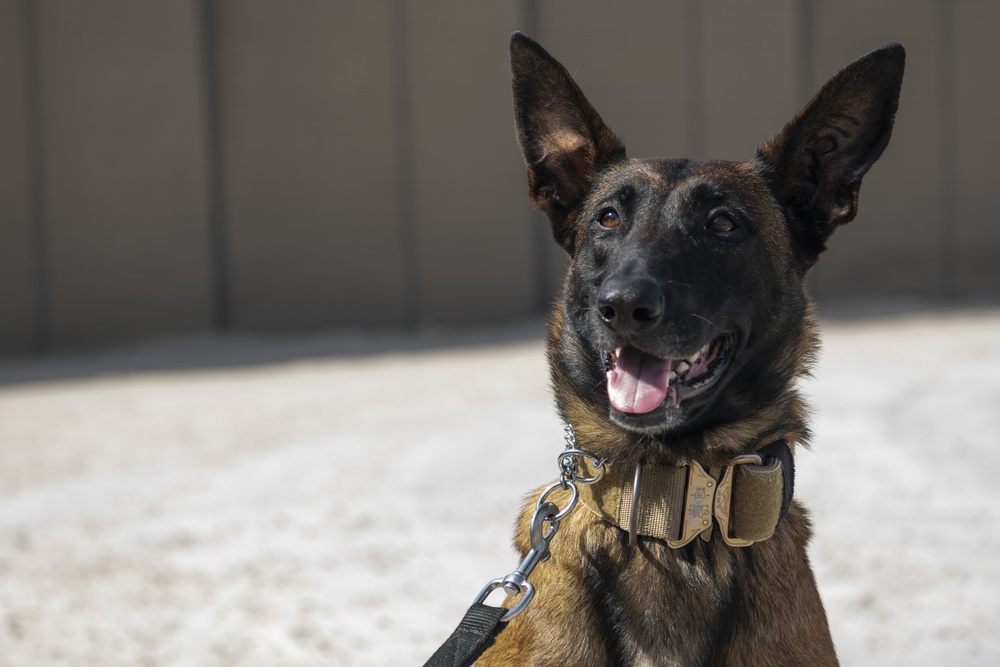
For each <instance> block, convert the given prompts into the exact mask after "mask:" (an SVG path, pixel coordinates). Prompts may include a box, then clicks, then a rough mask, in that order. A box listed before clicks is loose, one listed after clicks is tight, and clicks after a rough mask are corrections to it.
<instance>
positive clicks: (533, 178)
mask: <svg viewBox="0 0 1000 667" xmlns="http://www.w3.org/2000/svg"><path fill="white" fill-rule="evenodd" d="M904 57H905V53H904V50H903V48H902V47H901V46H900V45H898V44H892V45H889V46H886V47H883V48H880V49H878V50H876V51H873V52H872V53H870V54H868V55H866V56H864V57H862V58H861V59H859V60H857V61H856V62H854V63H852V64H851V65H848V66H847V67H846V68H845V69H844V70H842V71H841V72H840V73H839V74H837V75H836V76H834V77H833V78H832V79H831V80H830V81H829V82H828V83H827V84H826V85H825V86H824V87H823V88H822V89H821V90H820V91H819V93H818V94H817V95H816V96H815V97H814V98H813V100H812V101H811V102H809V104H808V105H807V106H806V107H805V108H804V109H803V110H802V111H801V112H800V113H799V114H798V115H797V116H795V118H794V119H792V121H791V122H789V123H788V125H786V126H785V127H784V129H782V130H781V131H780V132H779V133H778V134H777V135H775V136H774V137H771V138H770V139H767V140H766V141H764V142H763V143H762V144H761V145H760V146H759V147H758V148H757V151H756V155H754V157H753V158H752V159H751V160H749V161H747V162H724V161H700V160H690V159H634V158H629V157H626V154H625V146H624V144H623V143H622V141H621V140H620V139H619V138H618V137H617V136H615V134H613V133H612V132H611V130H609V129H608V127H607V126H606V125H605V124H604V122H603V121H602V120H601V117H600V116H599V115H598V114H597V112H596V111H595V110H594V108H593V107H592V106H591V105H590V103H589V102H588V101H587V98H586V97H584V94H583V92H582V91H581V90H580V88H579V87H578V86H577V85H576V83H575V82H574V81H573V78H572V76H571V75H570V74H569V73H568V72H567V70H566V69H565V68H564V67H563V66H562V65H560V64H559V63H558V62H557V61H556V60H555V59H554V58H552V56H550V55H549V54H548V53H547V52H546V51H545V50H544V49H542V47H541V46H539V45H538V44H537V43H535V42H534V41H532V40H531V39H530V38H528V37H527V36H525V35H523V34H520V33H515V34H514V36H513V37H512V39H511V42H510V58H511V68H512V72H513V92H514V111H515V119H516V125H517V133H518V138H519V140H520V144H521V149H522V151H523V154H524V158H525V161H526V163H527V168H528V184H529V195H530V198H531V201H532V203H533V204H534V206H535V207H536V208H537V209H538V210H540V211H543V212H544V213H546V214H547V215H548V218H549V220H550V221H551V225H552V233H553V234H554V236H555V239H556V241H557V242H558V243H559V244H560V245H561V246H562V247H563V248H565V250H566V252H567V253H569V256H570V265H569V270H568V273H567V275H566V279H565V283H564V285H563V291H562V295H561V298H560V300H559V302H558V303H557V304H556V305H555V307H554V310H553V312H552V316H551V320H550V325H549V330H548V358H549V363H550V366H551V376H552V384H553V387H554V389H555V396H556V402H557V405H558V409H559V411H560V413H561V415H562V417H563V418H564V419H565V420H566V422H567V423H568V424H570V425H571V426H572V428H573V430H574V431H575V434H576V442H577V445H578V447H579V448H580V449H582V450H586V451H588V452H590V453H593V454H594V455H596V456H597V457H601V458H604V459H605V460H606V461H607V470H608V471H609V475H608V479H609V480H610V481H606V482H602V483H604V484H605V486H604V487H603V488H601V489H599V490H594V491H593V492H592V493H591V494H590V495H591V497H590V499H589V502H587V503H586V505H587V508H588V510H589V511H585V510H583V509H577V510H576V511H574V512H573V513H571V514H569V515H568V516H566V517H565V518H564V519H562V522H561V526H560V528H559V534H558V535H557V536H556V537H555V539H554V540H553V541H552V544H551V559H550V560H549V561H548V562H546V563H544V564H542V565H540V566H539V567H538V568H537V569H536V570H534V574H532V575H531V577H532V581H533V582H534V586H535V589H536V591H537V595H536V596H535V598H534V600H533V601H532V603H531V605H530V606H528V607H527V609H526V611H525V612H524V613H523V614H521V615H520V616H518V617H516V618H514V619H513V620H511V622H510V624H509V625H508V626H507V628H506V629H505V630H504V632H503V633H501V634H500V635H499V637H498V638H497V641H496V643H495V644H494V645H493V646H492V647H490V648H489V649H487V651H486V652H485V653H484V654H483V655H482V657H481V658H480V660H479V661H478V662H477V664H478V665H490V666H493V665H587V666H591V667H604V666H606V667H611V666H617V665H740V666H748V665H772V666H774V665H796V666H801V665H811V666H816V665H835V664H837V658H836V653H835V651H834V646H833V642H832V640H831V637H830V631H829V627H828V624H827V619H826V613H825V612H824V610H823V604H822V602H821V601H820V596H819V593H818V591H817V588H816V583H815V579H814V577H813V574H812V570H811V568H810V565H809V559H808V557H807V554H806V544H807V542H808V540H809V537H810V533H811V528H810V523H809V519H808V518H807V516H806V512H805V511H804V510H803V508H802V507H801V506H800V505H799V504H798V503H797V502H795V501H791V502H789V501H790V500H791V498H790V496H791V493H790V489H791V486H792V485H791V476H792V470H793V467H792V458H791V456H790V449H791V448H792V447H793V446H794V445H795V444H796V443H797V444H803V443H806V442H807V440H808V436H809V432H808V428H807V425H806V417H807V410H806V407H805V405H804V403H803V400H802V399H801V397H800V396H799V394H798V393H797V391H796V386H795V385H796V380H797V379H798V378H801V377H802V376H803V375H805V374H807V373H808V371H809V368H810V364H811V363H812V362H813V360H814V358H815V356H816V353H817V346H818V336H817V325H816V319H815V315H814V312H813V306H812V304H811V301H810V298H809V296H808V294H807V292H806V289H805V286H804V284H803V281H804V279H805V277H806V274H807V273H808V271H809V269H810V267H812V266H813V264H815V262H816V260H817V259H818V258H819V255H820V253H821V252H822V251H823V250H824V248H825V245H826V242H827V239H828V238H829V237H830V235H831V234H832V233H833V231H834V229H836V228H837V227H838V226H840V225H842V224H845V223H848V222H850V221H851V220H852V219H854V217H855V215H856V213H857V210H858V191H859V187H860V185H861V179H862V177H863V176H864V175H865V173H866V172H867V171H868V169H869V168H870V167H871V166H872V164H873V163H874V162H875V160H876V159H878V157H879V156H880V155H881V153H882V151H883V149H885V147H886V145H887V143H888V142H889V135H890V133H891V131H892V125H893V119H894V116H895V113H896V107H897V103H898V98H899V91H900V85H901V83H902V77H903V64H904ZM678 470H679V471H680V473H678V474H674V473H675V472H676V471H678ZM734 471H735V472H734ZM775 471H780V474H778V475H777V476H773V475H772V476H773V477H774V478H775V479H777V480H778V482H777V483H776V484H770V483H766V484H762V486H760V488H757V489H756V490H755V489H754V488H753V486H754V484H755V483H757V482H758V481H759V480H762V479H764V478H766V477H767V476H768V475H769V474H771V473H774V472H775ZM610 473H614V474H610ZM640 473H641V474H640ZM730 473H733V474H731V475H730ZM735 473H739V474H735ZM678 479H680V480H681V483H680V486H679V487H678V489H679V490H678V489H674V490H668V491H664V490H663V489H662V488H660V489H655V488H654V489H648V488H646V487H647V486H649V484H648V482H649V480H653V485H654V486H656V485H659V486H660V487H664V486H671V484H673V482H671V481H670V480H674V481H676V480H678ZM656 480H659V481H656ZM665 480H666V481H665ZM644 485H645V486H644ZM596 486H597V485H595V487H596ZM674 486H676V485H674ZM716 491H718V493H716ZM741 494H742V495H743V498H742V499H739V498H738V497H739V496H740V495H741ZM537 497H538V494H535V496H534V497H532V498H530V499H529V502H528V503H527V504H526V506H525V511H524V513H523V516H522V520H521V521H520V522H519V526H520V527H521V528H520V530H519V531H518V534H517V535H516V537H515V543H516V544H517V545H518V548H519V549H521V550H522V552H526V551H527V549H528V539H529V538H528V534H527V532H528V531H527V524H528V521H529V520H530V518H531V516H532V512H533V511H534V508H535V498H537ZM678 498H679V500H678ZM581 500H585V499H584V498H583V497H582V496H581ZM643 505H647V506H648V507H645V508H643V507H642V506H643ZM671 514H672V515H673V518H671V517H670V516H669V515H671ZM654 524H661V525H660V526H659V528H657V527H656V525H654ZM692 525H693V527H692Z"/></svg>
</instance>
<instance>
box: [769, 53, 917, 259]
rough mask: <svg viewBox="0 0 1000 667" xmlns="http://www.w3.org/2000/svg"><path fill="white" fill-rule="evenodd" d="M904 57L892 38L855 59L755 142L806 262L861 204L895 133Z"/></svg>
mask: <svg viewBox="0 0 1000 667" xmlns="http://www.w3.org/2000/svg"><path fill="white" fill-rule="evenodd" d="M905 57H906V52H905V51H904V50H903V47H902V46H900V45H899V44H890V45H888V46H884V47H882V48H880V49H877V50H875V51H872V52H871V53H869V54H868V55H866V56H864V57H862V58H860V59H858V60H856V61H855V62H853V63H851V64H850V65H848V66H847V67H845V68H844V69H843V70H841V71H840V73H838V74H837V75H836V76H834V77H833V78H832V79H830V81H829V82H827V84H826V85H825V86H823V88H822V89H821V90H820V91H819V93H817V94H816V97H814V98H813V99H812V101H811V102H809V104H808V105H806V107H805V108H804V109H803V110H802V111H800V112H799V114H798V115H797V116H796V117H795V118H794V119H793V120H792V121H791V122H790V123H788V125H786V126H785V128H784V129H783V130H782V131H781V132H779V133H778V134H777V135H776V136H774V137H772V138H771V139H768V140H767V141H766V142H764V143H763V144H762V145H761V146H760V148H758V150H757V157H758V159H762V160H763V161H764V162H765V163H766V164H767V165H768V168H767V171H768V173H769V176H770V178H771V179H772V181H773V185H774V187H775V189H776V190H777V193H778V196H779V198H780V199H781V200H782V202H783V203H784V204H785V206H786V207H787V208H788V211H789V215H790V217H791V218H792V219H791V225H792V230H791V231H792V237H793V240H794V241H795V242H796V245H797V247H798V248H799V250H800V256H801V258H802V260H803V261H804V262H805V266H804V268H806V269H808V268H809V267H810V266H812V265H813V264H814V263H815V262H816V260H817V259H818V257H819V254H820V253H821V252H822V251H823V250H824V249H825V247H826V241H827V239H829V238H830V235H831V234H832V233H833V230H834V229H836V227H837V226H838V225H842V224H845V223H848V222H850V221H851V220H853V219H854V216H855V215H856V214H857V212H858V191H859V189H860V187H861V178H862V177H863V176H864V175H865V173H866V172H867V171H868V168H869V167H871V166H872V164H873V163H874V162H875V160H877V159H878V157H879V156H880V155H881V154H882V151H883V150H884V149H885V147H886V145H887V144H888V143H889V136H890V135H891V134H892V123H893V119H894V118H895V115H896V107H897V105H898V102H899V89H900V86H901V84H902V81H903V64H904V61H905Z"/></svg>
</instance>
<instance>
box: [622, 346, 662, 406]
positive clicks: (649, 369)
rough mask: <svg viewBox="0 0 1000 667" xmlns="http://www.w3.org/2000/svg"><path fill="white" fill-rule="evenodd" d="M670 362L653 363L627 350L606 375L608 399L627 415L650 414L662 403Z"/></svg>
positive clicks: (657, 360)
mask: <svg viewBox="0 0 1000 667" xmlns="http://www.w3.org/2000/svg"><path fill="white" fill-rule="evenodd" d="M671 364H672V361H671V360H670V359H657V358H656V357H652V356H650V355H648V354H643V353H642V352H641V351H640V350H638V349H636V348H634V347H631V346H628V347H625V348H623V349H622V351H621V354H619V355H618V360H617V363H616V364H615V368H614V370H611V371H608V399H609V400H610V401H611V405H613V406H614V407H615V408H616V409H617V410H619V411H621V412H626V413H630V414H644V413H646V412H652V411H653V410H655V409H656V408H658V407H659V406H660V404H661V403H663V399H664V398H666V396H667V387H668V386H669V382H670V366H671Z"/></svg>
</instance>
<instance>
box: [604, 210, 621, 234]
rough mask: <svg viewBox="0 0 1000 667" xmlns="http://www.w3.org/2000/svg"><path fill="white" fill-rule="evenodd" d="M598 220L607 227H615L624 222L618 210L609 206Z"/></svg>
mask: <svg viewBox="0 0 1000 667" xmlns="http://www.w3.org/2000/svg"><path fill="white" fill-rule="evenodd" d="M598 221H599V222H600V223H601V227H604V228H605V229H614V228H615V227H617V226H618V225H620V224H622V219H621V218H619V217H618V211H616V210H614V209H613V208H609V209H608V210H606V211H604V213H601V217H600V218H598Z"/></svg>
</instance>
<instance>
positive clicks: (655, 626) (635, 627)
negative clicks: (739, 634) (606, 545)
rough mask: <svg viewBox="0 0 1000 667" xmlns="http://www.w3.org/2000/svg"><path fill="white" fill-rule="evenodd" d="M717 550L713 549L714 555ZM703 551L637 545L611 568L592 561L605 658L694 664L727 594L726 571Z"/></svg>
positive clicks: (719, 557)
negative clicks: (608, 652) (606, 650)
mask: <svg viewBox="0 0 1000 667" xmlns="http://www.w3.org/2000/svg"><path fill="white" fill-rule="evenodd" d="M717 551H718V550H716V552H717ZM712 556H715V557H714V558H710V557H709V550H707V549H705V548H704V546H703V545H692V548H689V549H688V548H685V549H678V550H673V549H670V548H669V547H667V546H666V545H663V544H662V543H656V542H652V541H650V542H647V543H644V544H640V545H639V547H638V548H637V549H636V551H635V553H631V554H629V555H627V556H626V558H625V559H623V561H622V562H620V563H617V564H615V565H617V567H616V566H615V565H612V564H610V563H606V564H597V563H595V565H594V569H593V571H592V574H593V575H595V578H596V579H595V584H596V587H595V589H594V590H595V592H596V598H597V600H596V602H597V607H598V608H597V610H596V611H597V613H598V615H599V616H601V617H602V618H604V619H605V620H606V621H607V623H606V624H605V628H606V629H607V630H608V633H607V634H608V636H607V640H608V643H609V648H610V649H611V653H612V654H614V655H616V656H617V657H618V659H619V660H620V661H621V663H622V664H627V665H635V666H636V667H640V666H641V667H645V666H646V665H649V666H654V665H655V666H657V667H659V666H663V665H697V664H702V663H703V662H704V661H705V660H706V659H708V657H709V656H710V655H711V653H712V648H713V643H714V642H715V641H717V639H718V635H719V631H720V622H721V621H720V619H721V618H722V617H723V616H724V614H725V609H726V604H727V601H728V600H730V599H731V596H732V594H733V579H732V576H731V574H732V571H733V570H732V567H731V563H729V562H728V561H729V558H727V557H726V556H725V555H723V554H720V553H714V554H712Z"/></svg>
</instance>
